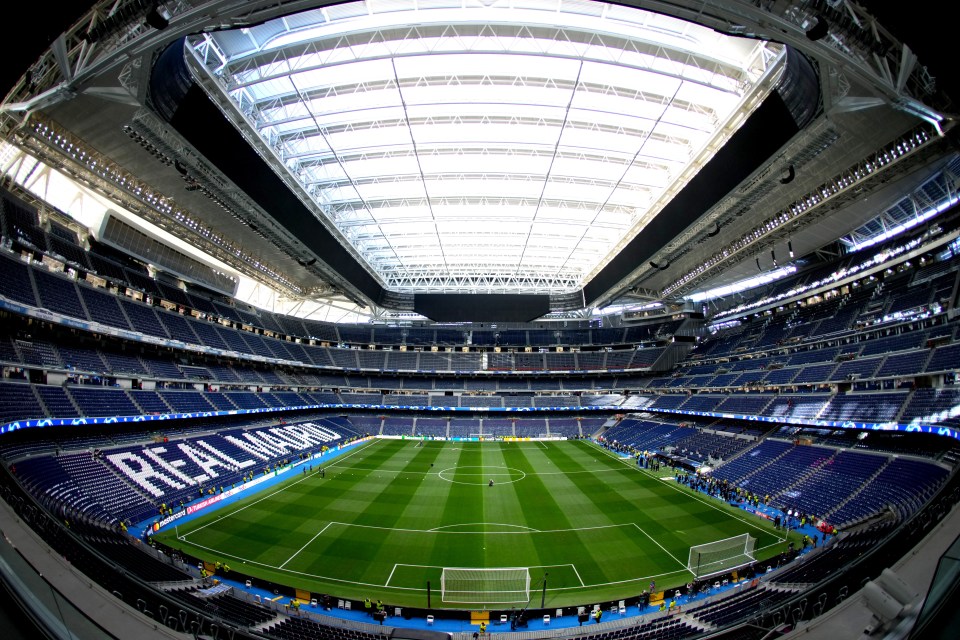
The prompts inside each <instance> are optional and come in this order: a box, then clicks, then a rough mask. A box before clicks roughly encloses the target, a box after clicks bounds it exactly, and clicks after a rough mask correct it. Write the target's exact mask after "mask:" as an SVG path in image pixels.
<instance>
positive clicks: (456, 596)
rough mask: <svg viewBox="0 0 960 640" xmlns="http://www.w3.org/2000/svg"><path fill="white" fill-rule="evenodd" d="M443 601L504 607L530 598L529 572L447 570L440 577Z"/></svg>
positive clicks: (468, 569)
mask: <svg viewBox="0 0 960 640" xmlns="http://www.w3.org/2000/svg"><path fill="white" fill-rule="evenodd" d="M440 591H441V595H442V598H443V601H444V602H450V603H461V604H504V603H510V602H527V601H528V600H529V599H530V572H529V571H528V570H527V568H526V567H499V568H493V569H470V568H463V567H444V568H443V573H442V574H440Z"/></svg>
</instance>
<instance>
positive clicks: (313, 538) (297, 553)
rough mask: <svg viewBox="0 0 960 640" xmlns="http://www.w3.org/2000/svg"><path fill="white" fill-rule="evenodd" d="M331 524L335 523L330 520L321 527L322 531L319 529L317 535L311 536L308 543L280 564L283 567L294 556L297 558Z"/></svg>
mask: <svg viewBox="0 0 960 640" xmlns="http://www.w3.org/2000/svg"><path fill="white" fill-rule="evenodd" d="M331 524H333V523H332V522H328V523H327V526H325V527H324V528H323V529H320V531H317V533H316V535H314V536H313V537H312V538H310V539H309V540H308V541H307V544H305V545H303V546H302V547H300V548H299V549H297V552H296V553H294V554H293V555H292V556H290V557H289V558H287V559H286V560H285V561H284V562H283V564H282V565H280V568H281V569H283V568H284V567H285V566H287V563H288V562H290V561H291V560H293V559H294V558H296V557H297V556H298V555H300V552H301V551H303V550H304V549H306V548H307V546H308V545H309V544H310V543H311V542H313V541H314V540H316V539H317V538H319V537H320V534H322V533H323V532H324V531H326V530H327V529H329V528H330V525H331Z"/></svg>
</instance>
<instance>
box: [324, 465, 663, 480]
mask: <svg viewBox="0 0 960 640" xmlns="http://www.w3.org/2000/svg"><path fill="white" fill-rule="evenodd" d="M335 466H337V465H336V464H330V465H327V466H326V468H327V469H331V468H333V467H335ZM474 466H476V467H477V468H484V469H503V468H506V467H486V466H482V467H481V466H479V465H474ZM345 468H347V469H350V470H351V471H373V472H377V473H406V474H410V475H412V476H436V475H439V474H440V472H439V471H410V470H409V469H382V468H377V467H345ZM460 468H470V467H469V466H466V467H451V469H460ZM448 470H449V469H443V471H448ZM517 471H521V472H523V473H525V474H527V475H528V476H572V475H574V474H579V473H591V474H597V473H623V472H625V471H630V469H629V468H626V467H623V468H621V467H615V468H613V469H595V470H590V469H583V470H580V471H523V470H522V469H517ZM467 475H470V474H467ZM474 475H485V474H482V473H481V474H474ZM500 475H506V474H500ZM672 479H673V478H671V480H672Z"/></svg>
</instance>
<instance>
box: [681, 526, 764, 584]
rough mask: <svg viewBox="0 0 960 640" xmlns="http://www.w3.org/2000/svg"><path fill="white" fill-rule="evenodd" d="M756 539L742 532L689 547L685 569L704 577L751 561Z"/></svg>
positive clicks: (697, 576) (698, 576)
mask: <svg viewBox="0 0 960 640" xmlns="http://www.w3.org/2000/svg"><path fill="white" fill-rule="evenodd" d="M756 544H757V539H756V538H754V537H751V536H750V534H749V533H744V534H742V535H739V536H734V537H732V538H726V539H724V540H716V541H714V542H708V543H706V544H698V545H694V546H692V547H690V558H689V560H688V561H687V569H689V570H690V572H691V573H692V574H693V575H694V576H695V577H696V578H704V577H707V576H710V575H714V574H717V573H723V572H724V571H728V570H730V569H734V568H736V567H740V566H743V565H745V564H749V563H751V562H753V560H754V558H753V548H754V546H755V545H756Z"/></svg>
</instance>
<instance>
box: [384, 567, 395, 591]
mask: <svg viewBox="0 0 960 640" xmlns="http://www.w3.org/2000/svg"><path fill="white" fill-rule="evenodd" d="M396 570H397V565H396V564H394V565H393V569H390V575H388V576H387V581H386V582H384V583H383V586H385V587H389V586H390V580H392V579H393V572H394V571H396Z"/></svg>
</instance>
